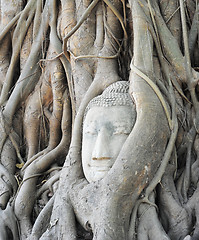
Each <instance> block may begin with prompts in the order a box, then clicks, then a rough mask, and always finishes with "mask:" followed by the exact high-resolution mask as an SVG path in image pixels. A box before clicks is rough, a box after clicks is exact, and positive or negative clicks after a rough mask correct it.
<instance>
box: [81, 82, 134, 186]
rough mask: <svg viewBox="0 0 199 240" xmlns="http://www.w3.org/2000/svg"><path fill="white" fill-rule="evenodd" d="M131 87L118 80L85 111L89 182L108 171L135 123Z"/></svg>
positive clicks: (84, 149) (85, 169)
mask: <svg viewBox="0 0 199 240" xmlns="http://www.w3.org/2000/svg"><path fill="white" fill-rule="evenodd" d="M128 90H129V86H128V82H126V81H118V82H115V83H113V84H111V85H110V86H109V87H107V88H106V89H105V90H104V92H103V93H102V94H101V95H99V96H97V97H95V98H93V99H92V100H91V101H90V102H89V104H88V106H87V108H86V110H85V115H84V122H83V140H82V166H83V172H84V175H85V177H86V179H87V180H88V182H95V181H98V180H100V179H102V178H103V177H104V176H105V175H106V174H107V173H108V171H109V170H110V168H111V167H112V166H113V164H114V162H115V160H116V158H117V156H118V154H119V152H120V150H121V148H122V146H123V144H124V142H125V140H126V139H127V137H128V135H129V134H130V132H131V130H132V128H133V126H134V124H135V119H136V110H135V106H134V104H133V101H132V99H131V97H130V95H129V93H128Z"/></svg>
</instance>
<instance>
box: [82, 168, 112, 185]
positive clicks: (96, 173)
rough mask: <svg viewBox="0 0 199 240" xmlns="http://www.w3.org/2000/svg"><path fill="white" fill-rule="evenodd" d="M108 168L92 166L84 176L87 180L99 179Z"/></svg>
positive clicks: (94, 180) (104, 174)
mask: <svg viewBox="0 0 199 240" xmlns="http://www.w3.org/2000/svg"><path fill="white" fill-rule="evenodd" d="M109 170H110V168H109V167H106V168H105V167H103V168H98V167H92V168H91V169H90V173H89V174H88V175H87V176H86V178H87V180H88V181H89V182H96V181H99V180H101V179H103V178H104V177H105V176H106V174H107V173H108V171H109Z"/></svg>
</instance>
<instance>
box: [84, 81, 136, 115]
mask: <svg viewBox="0 0 199 240" xmlns="http://www.w3.org/2000/svg"><path fill="white" fill-rule="evenodd" d="M111 106H134V103H133V101H132V99H131V97H130V94H129V83H128V82H127V81H117V82H114V83H112V84H111V85H109V86H108V87H107V88H106V89H105V90H104V91H103V93H102V94H101V95H99V96H97V97H95V98H93V99H92V100H91V101H90V102H89V104H88V106H87V107H86V110H85V113H84V116H86V114H87V112H88V110H89V109H91V108H92V107H111Z"/></svg>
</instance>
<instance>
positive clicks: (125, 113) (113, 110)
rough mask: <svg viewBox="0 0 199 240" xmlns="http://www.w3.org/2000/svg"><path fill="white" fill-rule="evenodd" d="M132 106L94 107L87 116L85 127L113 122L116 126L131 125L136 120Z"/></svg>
mask: <svg viewBox="0 0 199 240" xmlns="http://www.w3.org/2000/svg"><path fill="white" fill-rule="evenodd" d="M134 118H135V116H134V112H133V109H132V106H110V107H98V106H95V107H92V108H91V109H89V111H88V112H87V114H86V117H85V119H84V125H87V126H88V125H93V124H97V123H98V124H99V123H101V124H103V123H105V122H112V123H114V124H120V123H124V124H125V123H127V124H128V123H129V124H130V123H131V122H132V121H133V120H134Z"/></svg>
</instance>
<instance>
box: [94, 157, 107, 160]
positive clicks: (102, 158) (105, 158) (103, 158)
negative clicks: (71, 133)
mask: <svg viewBox="0 0 199 240" xmlns="http://www.w3.org/2000/svg"><path fill="white" fill-rule="evenodd" d="M110 159H111V158H110V157H99V158H96V157H93V158H92V160H110Z"/></svg>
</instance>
